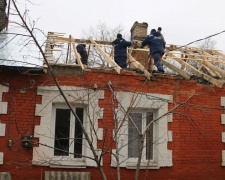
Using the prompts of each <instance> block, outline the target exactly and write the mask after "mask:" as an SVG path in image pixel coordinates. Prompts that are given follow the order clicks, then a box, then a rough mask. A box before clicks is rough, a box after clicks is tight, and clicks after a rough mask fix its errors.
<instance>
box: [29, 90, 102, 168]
mask: <svg viewBox="0 0 225 180" xmlns="http://www.w3.org/2000/svg"><path fill="white" fill-rule="evenodd" d="M61 89H62V90H63V91H64V93H65V95H66V98H67V100H68V101H69V102H70V104H71V105H73V106H78V107H84V109H85V110H87V112H88V116H84V118H85V119H84V122H85V124H84V126H85V127H86V131H87V133H88V135H90V136H91V137H92V138H93V144H92V145H93V147H94V149H95V150H96V153H97V154H99V153H101V149H98V148H97V140H102V139H103V129H102V128H99V127H98V120H99V119H103V108H100V107H99V100H100V99H104V91H102V90H98V91H94V90H92V89H87V88H84V87H76V86H61ZM37 94H38V95H40V96H41V97H42V101H41V104H36V109H35V115H36V116H39V117H40V118H41V119H40V124H39V125H36V126H35V129H34V137H35V138H38V139H39V143H40V144H39V146H38V147H34V148H33V159H32V163H33V164H34V165H38V166H49V167H52V168H86V167H87V166H91V167H96V166H97V165H96V162H95V161H94V160H93V159H94V156H93V153H92V151H91V149H90V147H89V145H88V143H87V142H86V140H85V138H84V139H83V144H85V145H84V146H85V147H84V149H82V151H83V158H75V159H69V158H67V159H66V158H64V157H63V159H61V160H59V159H58V157H56V156H54V145H53V139H54V133H53V132H54V131H53V129H54V128H53V124H52V123H53V122H52V119H53V117H52V116H53V113H52V110H53V106H54V105H55V104H56V105H57V104H59V105H61V104H64V105H65V101H64V99H63V97H62V96H61V94H60V92H59V90H58V88H57V87H56V86H39V87H38V90H37ZM90 94H91V97H90ZM84 112H85V111H84ZM89 117H90V118H89ZM90 121H91V122H92V125H93V127H92V128H94V129H95V132H96V133H94V131H91V130H90V129H91V128H90ZM86 156H87V157H90V158H92V159H90V158H87V157H86Z"/></svg>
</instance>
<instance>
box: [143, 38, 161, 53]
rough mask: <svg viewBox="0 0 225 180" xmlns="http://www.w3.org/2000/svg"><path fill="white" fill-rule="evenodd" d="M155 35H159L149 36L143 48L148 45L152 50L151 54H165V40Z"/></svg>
mask: <svg viewBox="0 0 225 180" xmlns="http://www.w3.org/2000/svg"><path fill="white" fill-rule="evenodd" d="M155 35H158V34H154V35H153V34H150V35H148V36H147V37H146V38H145V39H144V41H143V42H142V47H144V46H146V45H147V44H148V45H149V48H150V54H154V53H164V49H165V43H164V41H163V38H162V37H161V36H158V37H157V36H155Z"/></svg>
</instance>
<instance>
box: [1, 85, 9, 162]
mask: <svg viewBox="0 0 225 180" xmlns="http://www.w3.org/2000/svg"><path fill="white" fill-rule="evenodd" d="M8 91H9V88H8V87H6V86H3V85H0V114H7V108H8V103H7V102H2V95H3V93H4V92H8ZM5 128H6V125H5V124H3V123H1V119H0V137H3V136H5ZM3 159H4V154H3V152H0V164H3Z"/></svg>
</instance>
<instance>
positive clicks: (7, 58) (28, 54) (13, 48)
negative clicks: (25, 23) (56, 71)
mask: <svg viewBox="0 0 225 180" xmlns="http://www.w3.org/2000/svg"><path fill="white" fill-rule="evenodd" d="M34 34H35V36H36V38H37V40H38V42H39V44H40V45H43V44H44V42H45V40H46V37H45V36H44V35H43V34H42V33H41V32H39V31H36V32H35V33H34ZM43 48H44V46H43ZM0 65H4V66H16V67H36V68H42V66H43V57H42V56H41V53H40V51H39V49H38V47H37V46H36V45H35V43H34V42H33V40H32V38H31V37H30V36H29V33H28V32H27V31H26V30H25V29H22V28H17V29H10V30H8V31H2V32H1V33H0Z"/></svg>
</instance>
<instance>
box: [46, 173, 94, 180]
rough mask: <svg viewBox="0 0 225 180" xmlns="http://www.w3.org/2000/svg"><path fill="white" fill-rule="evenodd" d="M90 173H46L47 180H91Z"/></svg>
mask: <svg viewBox="0 0 225 180" xmlns="http://www.w3.org/2000/svg"><path fill="white" fill-rule="evenodd" d="M90 179H91V173H90V172H65V171H45V180H90Z"/></svg>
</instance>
